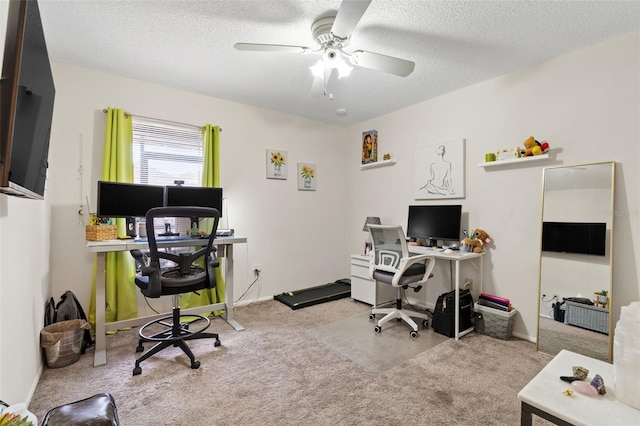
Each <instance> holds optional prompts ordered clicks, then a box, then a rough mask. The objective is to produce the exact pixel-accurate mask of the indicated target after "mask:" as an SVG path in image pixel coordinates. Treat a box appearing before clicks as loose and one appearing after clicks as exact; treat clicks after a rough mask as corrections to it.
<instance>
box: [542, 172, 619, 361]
mask: <svg viewBox="0 0 640 426" xmlns="http://www.w3.org/2000/svg"><path fill="white" fill-rule="evenodd" d="M595 165H610V166H611V200H610V203H609V205H608V206H607V207H608V208H609V211H608V212H609V215H610V218H611V219H610V223H611V229H610V230H609V229H608V230H607V231H608V232H607V235H606V236H605V243H606V247H605V250H606V251H607V252H608V254H609V274H608V277H609V286H608V292H609V300H608V304H609V306H608V307H609V334H608V346H607V359H606V360H604V361H608V362H609V363H612V362H613V330H614V327H613V324H612V318H613V254H614V253H613V234H614V229H615V210H614V207H615V175H616V162H615V161H602V162H595V163H584V164H572V165H561V166H552V167H545V168H544V169H543V170H542V194H541V199H542V203H541V210H540V234H539V235H540V246H539V262H538V304H537V305H538V309H537V311H536V315H537V327H536V351H540V309H541V307H542V306H541V305H542V302H543V301H542V257H543V256H542V227H543V222H544V210H545V209H544V207H545V204H544V203H545V200H544V198H545V197H544V196H545V181H546V178H547V171H549V170H557V169H562V168H565V169H570V168H577V167H588V166H595ZM544 353H546V352H544ZM549 355H553V356H555V354H549Z"/></svg>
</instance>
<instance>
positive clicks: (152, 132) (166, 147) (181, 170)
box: [132, 116, 204, 235]
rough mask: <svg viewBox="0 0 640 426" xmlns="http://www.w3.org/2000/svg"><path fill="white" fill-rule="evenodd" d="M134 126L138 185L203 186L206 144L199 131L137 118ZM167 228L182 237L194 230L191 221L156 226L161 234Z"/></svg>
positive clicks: (171, 222) (166, 219)
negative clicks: (179, 181) (177, 183)
mask: <svg viewBox="0 0 640 426" xmlns="http://www.w3.org/2000/svg"><path fill="white" fill-rule="evenodd" d="M132 125H133V182H134V183H143V184H149V185H163V186H164V185H174V184H175V181H177V180H181V181H184V184H183V185H184V186H200V185H201V182H202V179H201V177H202V155H203V153H202V145H203V142H204V140H203V135H202V132H201V130H200V128H199V127H197V126H188V125H181V124H177V123H173V122H167V121H163V120H155V119H151V118H145V117H137V116H133V117H132ZM156 222H157V221H156ZM165 224H169V225H170V226H171V230H172V231H173V232H179V233H180V234H181V235H183V234H184V232H185V231H186V229H187V228H189V226H190V222H189V219H188V218H180V219H177V218H165V219H164V220H163V221H162V223H155V225H154V227H155V228H156V233H157V234H159V233H161V232H164V231H165V229H164V226H165Z"/></svg>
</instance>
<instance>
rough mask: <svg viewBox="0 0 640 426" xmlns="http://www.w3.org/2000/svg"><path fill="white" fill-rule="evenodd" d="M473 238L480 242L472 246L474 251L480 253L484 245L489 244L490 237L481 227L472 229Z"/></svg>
mask: <svg viewBox="0 0 640 426" xmlns="http://www.w3.org/2000/svg"><path fill="white" fill-rule="evenodd" d="M473 238H474V239H475V240H476V241H479V242H480V245H479V246H475V247H474V248H473V252H474V253H482V252H483V251H484V246H485V245H489V244H491V237H489V234H487V231H485V230H483V229H476V230H474V231H473Z"/></svg>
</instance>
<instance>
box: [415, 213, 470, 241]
mask: <svg viewBox="0 0 640 426" xmlns="http://www.w3.org/2000/svg"><path fill="white" fill-rule="evenodd" d="M461 217H462V206H461V205H459V204H455V205H441V206H409V214H408V220H407V237H409V238H421V239H427V240H429V245H434V244H436V242H437V240H443V241H456V242H457V241H459V240H460V221H461Z"/></svg>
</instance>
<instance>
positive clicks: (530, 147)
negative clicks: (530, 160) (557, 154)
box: [522, 136, 549, 157]
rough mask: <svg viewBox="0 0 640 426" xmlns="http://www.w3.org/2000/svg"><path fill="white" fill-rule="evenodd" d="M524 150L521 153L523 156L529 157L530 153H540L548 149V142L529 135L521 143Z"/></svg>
mask: <svg viewBox="0 0 640 426" xmlns="http://www.w3.org/2000/svg"><path fill="white" fill-rule="evenodd" d="M523 145H524V151H523V152H522V155H523V156H525V157H531V156H532V155H542V154H544V153H545V152H548V151H549V144H548V143H547V142H542V143H540V142H538V141H537V140H536V138H534V137H533V136H529V137H528V138H527V139H526V140H525V141H524V143H523Z"/></svg>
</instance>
